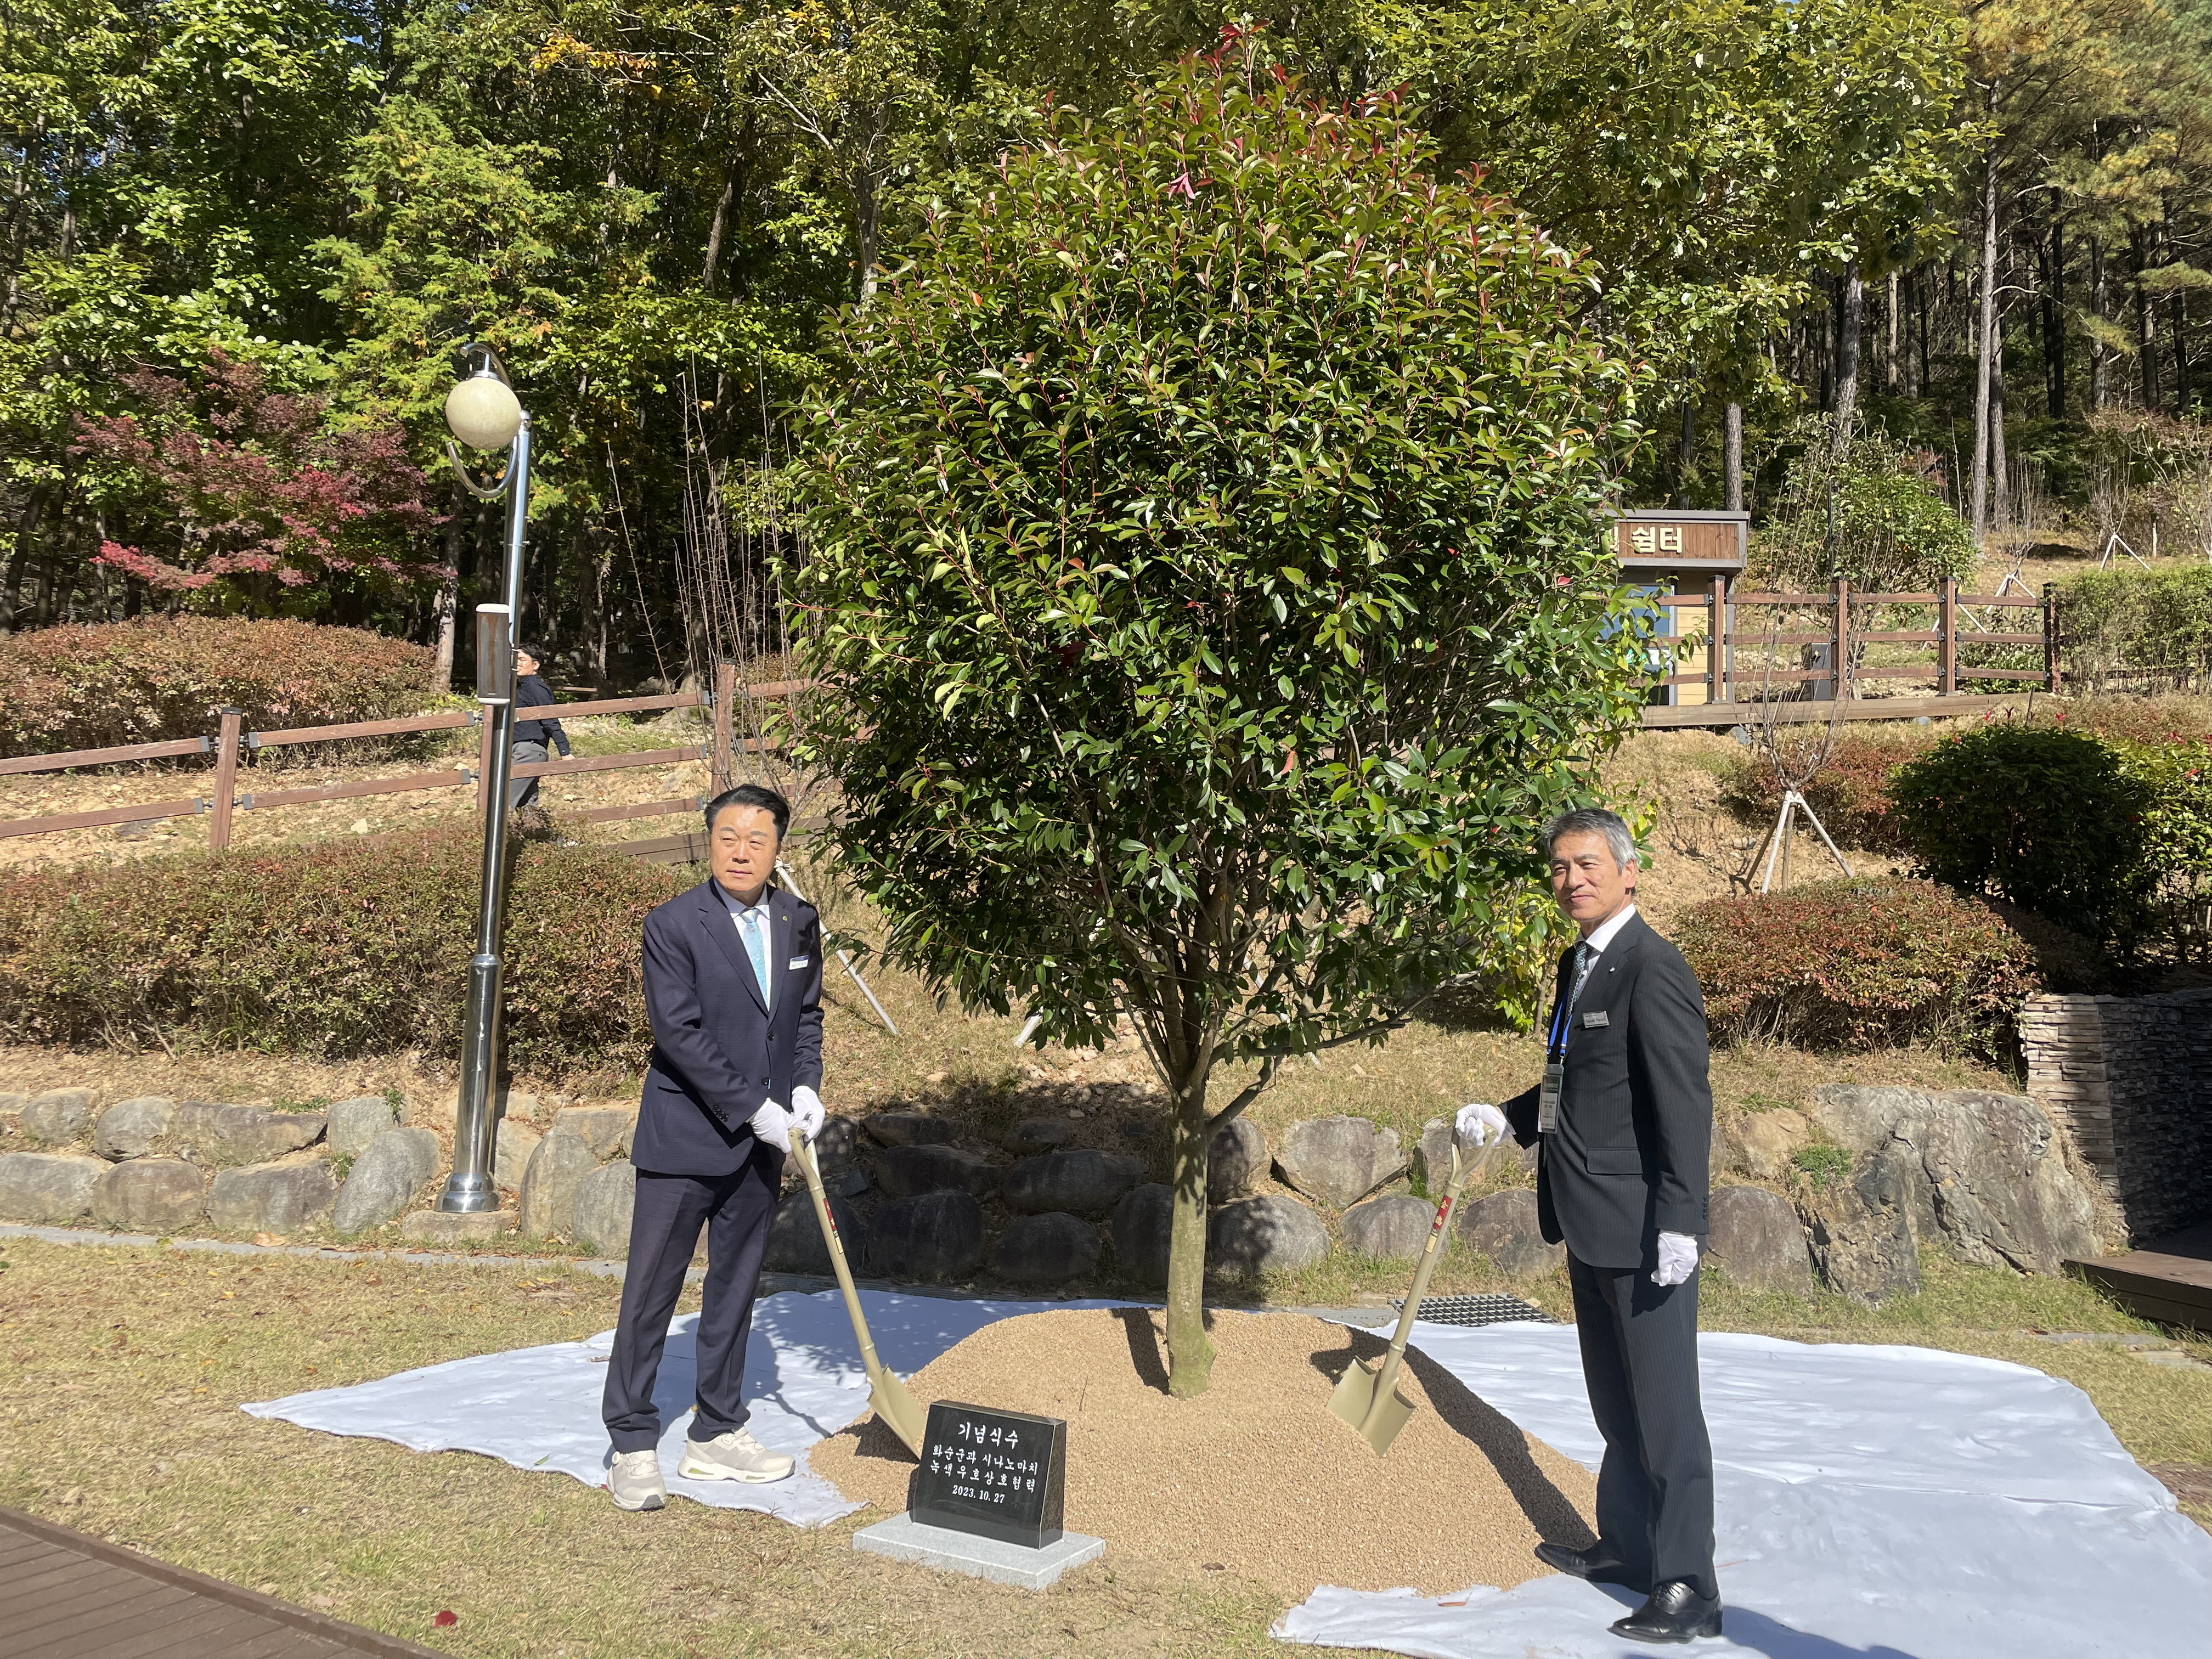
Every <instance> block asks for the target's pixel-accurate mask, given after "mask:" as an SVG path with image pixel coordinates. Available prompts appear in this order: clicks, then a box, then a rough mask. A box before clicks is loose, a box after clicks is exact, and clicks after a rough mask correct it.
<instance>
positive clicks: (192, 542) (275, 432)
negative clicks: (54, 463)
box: [70, 350, 441, 612]
mask: <svg viewBox="0 0 2212 1659" xmlns="http://www.w3.org/2000/svg"><path fill="white" fill-rule="evenodd" d="M122 380H123V384H124V385H125V386H126V387H128V388H129V390H130V391H131V393H132V394H133V395H134V396H135V397H136V398H137V400H138V402H139V403H140V404H141V405H142V412H141V413H139V414H135V415H117V416H106V417H102V418H81V419H80V420H79V421H78V422H77V427H76V441H75V442H74V443H73V444H72V445H71V446H70V453H72V454H73V455H75V456H77V457H79V458H82V459H85V460H88V461H89V462H91V463H92V464H93V465H94V468H95V470H97V471H103V472H105V473H106V475H107V477H108V480H109V488H108V489H106V491H104V492H103V493H104V494H106V495H107V497H108V500H109V502H110V505H111V511H110V513H109V514H108V517H107V523H108V526H110V529H111V531H112V530H113V529H114V528H116V527H117V526H121V525H129V526H131V528H130V529H128V530H125V532H124V534H125V535H127V536H129V537H130V539H129V540H128V541H125V540H119V539H115V538H113V537H112V535H111V536H110V537H109V538H103V539H102V541H101V543H100V555H99V562H100V563H102V564H105V565H107V566H109V567H111V568H114V569H117V570H120V571H123V572H125V574H130V575H132V576H136V577H137V578H138V579H139V580H142V581H144V582H146V583H147V584H148V585H149V586H153V587H156V588H161V589H164V590H167V591H169V592H192V591H195V590H200V589H205V588H209V587H211V586H216V584H222V585H223V586H225V587H226V588H228V589H229V590H231V592H232V593H234V595H235V596H236V598H237V599H239V600H240V601H241V602H242V604H243V605H244V607H245V608H247V609H252V610H255V611H264V612H266V611H276V610H279V609H283V610H294V609H297V608H299V607H298V606H297V605H292V604H288V603H287V602H286V598H285V595H286V591H287V590H293V589H299V588H303V587H306V586H308V585H310V584H313V583H316V582H326V581H331V580H340V579H343V578H347V577H352V578H366V579H367V580H371V581H382V582H393V583H402V584H404V583H410V582H416V581H425V580H435V578H436V577H437V576H438V574H440V566H439V564H438V563H437V561H436V557H435V543H434V542H433V541H432V539H431V536H430V533H429V532H431V531H432V530H433V529H434V528H435V526H437V525H438V524H439V523H440V522H441V520H440V518H439V515H438V514H437V513H435V512H434V511H433V510H432V509H431V507H429V506H428V504H427V502H426V501H425V500H424V497H425V496H426V495H428V489H429V480H428V478H426V477H424V476H423V474H422V470H421V469H420V468H419V467H417V466H416V465H415V464H414V463H413V462H412V461H410V459H408V457H407V436H406V434H405V433H404V431H403V430H402V429H401V428H399V426H398V424H397V423H396V422H390V421H384V422H377V423H375V424H371V425H365V426H357V427H341V426H337V425H336V424H334V423H333V422H332V421H331V417H330V412H329V409H328V406H327V404H326V403H325V400H324V399H323V398H319V397H313V396H295V395H293V394H289V393H286V392H274V391H271V390H270V387H269V385H268V379H267V376H266V375H265V374H264V373H263V371H262V370H261V369H260V368H258V367H256V366H255V365H253V364H252V363H245V362H237V361H236V360H234V359H233V358H230V357H228V356H225V355H224V354H223V353H222V352H221V351H219V350H218V351H211V352H210V353H209V354H208V362H207V368H206V370H205V372H204V374H202V375H201V376H199V377H198V383H197V385H191V384H187V383H186V382H185V381H184V380H179V379H176V378H174V377H173V376H170V375H167V374H160V373H158V372H156V371H155V370H152V369H142V370H140V371H138V372H137V373H136V374H126V375H125V376H123V377H122Z"/></svg>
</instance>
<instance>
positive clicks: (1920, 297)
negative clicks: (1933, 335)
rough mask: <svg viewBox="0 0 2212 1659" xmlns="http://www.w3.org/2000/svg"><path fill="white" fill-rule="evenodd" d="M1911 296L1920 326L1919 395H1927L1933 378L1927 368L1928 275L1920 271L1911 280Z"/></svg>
mask: <svg viewBox="0 0 2212 1659" xmlns="http://www.w3.org/2000/svg"><path fill="white" fill-rule="evenodd" d="M1912 294H1913V301H1914V307H1915V310H1916V311H1917V318H1916V320H1917V322H1918V324H1919V325H1920V395H1921V396H1922V397H1923V398H1924V397H1926V396H1927V395H1928V386H1929V381H1930V380H1932V379H1933V378H1934V377H1933V376H1932V375H1931V374H1929V368H1928V328H1929V319H1928V273H1927V272H1926V271H1925V270H1923V271H1921V272H1920V273H1919V274H1918V275H1917V276H1915V277H1914V278H1913V279H1912Z"/></svg>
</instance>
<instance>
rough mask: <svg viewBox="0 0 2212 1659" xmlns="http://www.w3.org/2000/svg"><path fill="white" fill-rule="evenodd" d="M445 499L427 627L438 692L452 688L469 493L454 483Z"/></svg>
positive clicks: (432, 668) (432, 669)
mask: <svg viewBox="0 0 2212 1659" xmlns="http://www.w3.org/2000/svg"><path fill="white" fill-rule="evenodd" d="M469 501H470V496H469V495H468V493H467V492H466V491H465V490H464V489H462V488H461V487H460V485H459V484H458V483H456V484H455V485H453V490H452V493H451V494H450V495H448V496H447V509H446V526H445V529H444V531H443V532H441V539H442V540H443V541H444V543H445V551H446V570H445V574H444V575H442V576H441V577H440V578H439V580H438V597H437V598H436V599H435V600H434V601H433V602H432V606H433V614H434V617H435V622H434V624H433V627H432V630H431V642H432V646H433V649H434V651H435V655H434V657H433V659H432V666H431V673H432V675H433V676H434V677H435V679H436V681H437V685H438V690H441V691H450V690H453V635H454V634H455V633H456V632H457V631H458V629H459V611H460V606H461V531H462V526H463V523H464V521H465V520H464V514H465V513H466V512H467V511H468V506H469Z"/></svg>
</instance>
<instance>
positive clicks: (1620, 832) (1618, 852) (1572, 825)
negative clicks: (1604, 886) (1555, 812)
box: [1544, 806, 1636, 870]
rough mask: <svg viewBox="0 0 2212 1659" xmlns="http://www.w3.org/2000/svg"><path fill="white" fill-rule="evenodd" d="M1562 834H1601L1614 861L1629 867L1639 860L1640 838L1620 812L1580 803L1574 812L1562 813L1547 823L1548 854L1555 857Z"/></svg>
mask: <svg viewBox="0 0 2212 1659" xmlns="http://www.w3.org/2000/svg"><path fill="white" fill-rule="evenodd" d="M1560 836H1603V837H1604V838H1605V844H1606V848H1607V851H1609V852H1610V853H1611V854H1613V862H1614V863H1615V864H1618V865H1619V866H1620V867H1621V868H1622V869H1624V870H1626V868H1628V866H1630V865H1632V864H1634V863H1635V862H1636V837H1635V836H1632V835H1631V834H1629V832H1628V825H1627V823H1626V822H1625V821H1623V819H1622V818H1621V816H1620V813H1618V812H1608V811H1606V810H1605V808H1603V807H1602V806H1577V808H1575V810H1574V811H1571V812H1562V813H1560V814H1559V817H1555V818H1553V820H1552V821H1551V822H1550V823H1547V824H1546V825H1545V826H1544V856H1545V857H1546V858H1547V859H1548V858H1549V857H1551V856H1552V849H1553V848H1555V847H1557V846H1558V845H1559V837H1560Z"/></svg>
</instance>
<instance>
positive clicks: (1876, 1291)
mask: <svg viewBox="0 0 2212 1659" xmlns="http://www.w3.org/2000/svg"><path fill="white" fill-rule="evenodd" d="M1800 1202H1801V1204H1802V1208H1803V1212H1804V1217H1805V1225H1806V1230H1807V1231H1808V1233H1809V1234H1810V1235H1811V1237H1812V1244H1813V1261H1814V1266H1816V1267H1818V1268H1819V1269H1820V1277H1821V1279H1823V1280H1824V1281H1825V1282H1826V1285H1827V1286H1828V1288H1829V1289H1830V1290H1832V1291H1837V1292H1838V1293H1839V1294H1841V1295H1844V1296H1848V1297H1851V1298H1852V1299H1853V1300H1854V1301H1857V1302H1864V1303H1868V1304H1880V1303H1883V1302H1887V1301H1888V1300H1889V1299H1890V1298H1891V1297H1896V1296H1911V1295H1912V1294H1913V1293H1914V1292H1915V1291H1917V1290H1918V1289H1919V1288H1920V1255H1919V1249H1918V1247H1917V1243H1916V1241H1915V1239H1914V1237H1913V1225H1912V1172H1911V1167H1910V1166H1909V1165H1907V1164H1905V1161H1904V1160H1903V1159H1902V1158H1899V1157H1897V1156H1895V1155H1894V1154H1893V1153H1891V1152H1888V1151H1886V1150H1885V1151H1881V1152H1862V1153H1860V1154H1859V1156H1858V1160H1857V1164H1856V1166H1855V1167H1854V1168H1853V1170H1852V1171H1851V1174H1850V1179H1848V1180H1843V1181H1838V1182H1834V1183H1833V1184H1832V1185H1831V1186H1828V1187H1826V1188H1818V1189H1816V1190H1814V1191H1813V1192H1811V1193H1810V1194H1808V1195H1807V1196H1806V1197H1805V1198H1803V1199H1802V1200H1800Z"/></svg>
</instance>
